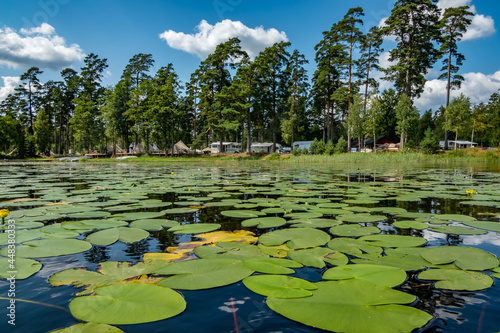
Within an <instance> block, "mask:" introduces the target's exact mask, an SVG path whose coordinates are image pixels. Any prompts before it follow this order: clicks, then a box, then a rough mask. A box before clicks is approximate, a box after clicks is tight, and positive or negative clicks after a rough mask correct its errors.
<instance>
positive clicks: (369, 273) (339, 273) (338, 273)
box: [323, 264, 407, 287]
mask: <svg viewBox="0 0 500 333" xmlns="http://www.w3.org/2000/svg"><path fill="white" fill-rule="evenodd" d="M406 277H407V276H406V272H405V271H404V270H403V269H401V268H397V267H392V266H382V265H365V264H356V265H344V266H338V267H333V268H330V269H329V270H327V271H326V272H325V273H324V274H323V279H325V280H354V281H365V282H370V283H374V284H378V285H381V286H387V287H397V286H399V285H401V284H403V283H404V282H405V281H406Z"/></svg>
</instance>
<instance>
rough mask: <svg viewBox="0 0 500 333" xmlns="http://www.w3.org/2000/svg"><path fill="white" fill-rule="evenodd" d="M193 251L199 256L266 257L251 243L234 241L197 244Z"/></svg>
mask: <svg viewBox="0 0 500 333" xmlns="http://www.w3.org/2000/svg"><path fill="white" fill-rule="evenodd" d="M194 253H196V255H197V256H198V257H200V258H206V259H209V258H229V259H239V260H241V259H247V258H253V257H266V255H265V254H264V253H262V252H260V251H259V249H258V248H257V247H255V246H253V245H250V244H245V243H234V242H220V243H217V246H199V247H197V248H196V249H195V250H194Z"/></svg>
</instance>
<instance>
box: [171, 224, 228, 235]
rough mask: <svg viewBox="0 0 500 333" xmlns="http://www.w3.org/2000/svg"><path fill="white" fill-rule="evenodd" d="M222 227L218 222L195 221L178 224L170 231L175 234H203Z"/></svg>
mask: <svg viewBox="0 0 500 333" xmlns="http://www.w3.org/2000/svg"><path fill="white" fill-rule="evenodd" d="M220 227H221V225H220V224H218V223H195V224H183V225H178V226H176V227H173V228H170V229H168V231H172V232H173V233H175V234H201V233H204V232H210V231H214V230H217V229H220Z"/></svg>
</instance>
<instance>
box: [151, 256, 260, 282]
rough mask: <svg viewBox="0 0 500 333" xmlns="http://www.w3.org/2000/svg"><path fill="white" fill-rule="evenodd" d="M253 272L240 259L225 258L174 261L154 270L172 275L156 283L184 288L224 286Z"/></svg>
mask: <svg viewBox="0 0 500 333" xmlns="http://www.w3.org/2000/svg"><path fill="white" fill-rule="evenodd" d="M253 272H254V271H252V270H251V269H249V268H247V267H246V266H245V265H243V262H242V261H241V260H235V259H225V258H224V259H223V258H214V259H197V260H190V261H183V262H175V263H172V264H171V265H170V266H168V267H165V268H162V269H159V270H157V271H156V273H157V274H160V275H173V276H171V277H168V278H166V279H163V280H162V281H160V282H158V283H157V285H160V286H164V287H169V288H173V289H185V290H200V289H210V288H216V287H222V286H226V285H229V284H233V283H236V282H239V281H241V280H243V279H244V278H246V277H247V276H250V275H252V273H253Z"/></svg>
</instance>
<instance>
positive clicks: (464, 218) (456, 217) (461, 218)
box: [434, 214, 476, 222]
mask: <svg viewBox="0 0 500 333" xmlns="http://www.w3.org/2000/svg"><path fill="white" fill-rule="evenodd" d="M434 218H435V219H439V220H445V221H455V222H472V221H475V220H476V218H475V217H472V216H468V215H461V214H440V215H434Z"/></svg>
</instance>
